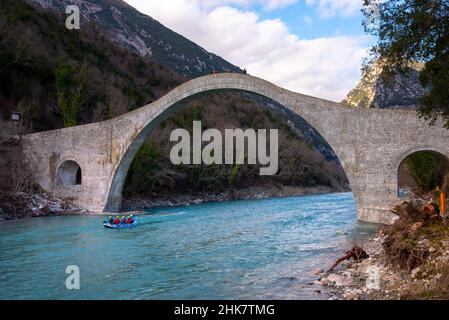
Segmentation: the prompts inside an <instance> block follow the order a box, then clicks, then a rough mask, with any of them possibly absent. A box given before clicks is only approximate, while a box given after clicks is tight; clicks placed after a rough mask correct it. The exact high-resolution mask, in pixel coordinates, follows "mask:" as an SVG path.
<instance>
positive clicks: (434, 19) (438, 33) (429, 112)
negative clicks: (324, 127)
mask: <svg viewBox="0 0 449 320" xmlns="http://www.w3.org/2000/svg"><path fill="white" fill-rule="evenodd" d="M362 11H363V13H364V15H365V21H364V27H365V31H366V32H367V33H368V34H371V35H374V36H376V37H377V39H378V41H377V44H376V45H375V46H374V47H373V48H372V49H371V59H369V60H368V62H367V66H370V65H372V64H373V63H374V62H375V61H381V62H382V64H383V67H384V70H385V72H384V75H386V77H387V79H388V76H389V75H390V76H391V75H392V74H394V73H396V72H400V73H406V72H407V71H408V70H409V68H410V65H411V62H421V63H424V68H423V70H422V71H421V75H420V82H421V84H422V85H423V87H424V88H426V89H427V90H428V92H427V94H426V95H425V96H424V97H422V99H421V101H420V110H419V115H420V116H421V117H423V118H425V119H426V120H428V121H430V124H434V123H435V121H436V120H437V119H438V118H439V117H441V118H442V119H443V121H444V123H445V126H446V127H447V128H449V90H448V88H449V0H388V1H384V0H364V6H363V9H362Z"/></svg>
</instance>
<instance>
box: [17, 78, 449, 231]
mask: <svg viewBox="0 0 449 320" xmlns="http://www.w3.org/2000/svg"><path fill="white" fill-rule="evenodd" d="M220 90H238V91H244V92H250V93H255V94H258V95H261V96H264V97H267V98H270V99H272V100H274V101H276V102H278V103H279V104H281V105H283V106H284V107H285V108H287V109H290V110H291V111H292V112H294V113H295V114H297V115H299V116H300V117H301V118H303V119H304V120H305V121H307V122H308V123H309V124H310V125H311V126H312V127H314V128H315V129H316V130H317V131H318V132H319V133H320V134H321V135H322V137H323V138H324V139H325V140H326V141H327V142H328V143H329V145H330V146H331V148H332V149H333V150H334V152H335V154H336V155H337V157H338V159H339V160H340V162H341V164H342V166H343V169H344V170H345V172H346V175H347V177H348V180H349V182H350V185H351V188H352V191H353V193H354V197H355V201H356V206H357V213H358V218H359V220H362V221H368V222H375V223H389V222H390V221H391V219H392V218H393V217H394V215H393V214H392V213H391V212H390V205H391V203H392V202H394V201H395V200H396V199H397V195H398V183H397V176H398V168H399V165H400V163H401V162H402V160H403V159H404V158H405V157H406V156H407V155H409V154H411V153H413V152H416V151H420V150H432V151H437V152H439V153H442V154H444V155H446V156H449V143H448V141H449V130H447V129H444V128H443V127H442V125H441V124H437V125H435V126H433V127H429V125H428V124H427V123H426V122H425V121H423V120H421V119H419V118H418V117H417V115H416V112H415V111H406V110H391V109H354V108H350V107H347V106H345V105H342V104H340V103H336V102H332V101H327V100H323V99H319V98H314V97H310V96H305V95H302V94H298V93H294V92H291V91H288V90H285V89H283V88H280V87H278V86H276V85H274V84H272V83H269V82H267V81H264V80H262V79H259V78H256V77H252V76H249V75H242V74H233V73H221V74H213V75H208V76H204V77H200V78H197V79H194V80H191V81H189V82H187V83H184V84H182V85H180V86H179V87H177V88H175V89H174V90H173V91H171V92H170V93H168V94H167V95H165V96H164V97H162V98H160V99H159V100H157V101H155V102H153V103H151V104H149V105H146V106H144V107H142V108H140V109H137V110H134V111H132V112H129V113H127V114H124V115H122V116H119V117H117V118H114V119H111V120H107V121H104V122H99V123H92V124H88V125H82V126H76V127H72V128H66V129H60V130H54V131H47V132H41V133H35V134H31V135H27V136H25V137H24V150H25V154H26V156H27V158H28V160H29V162H30V163H31V166H32V167H33V168H34V171H35V173H36V179H37V181H38V182H39V183H40V185H41V186H42V187H43V188H44V189H46V190H48V191H50V192H52V193H54V194H55V195H57V196H60V197H71V198H75V199H76V201H77V202H78V203H79V204H80V205H82V206H84V207H85V208H87V209H89V210H91V211H93V212H102V211H109V210H117V209H118V208H119V206H120V204H121V200H122V196H121V193H122V188H123V184H124V181H125V179H126V175H127V172H128V169H129V166H130V164H131V162H132V160H133V158H134V156H135V154H136V152H137V151H138V149H139V147H140V146H141V145H142V143H143V142H144V141H145V138H146V137H147V136H148V135H149V134H150V133H151V131H152V130H153V129H155V128H156V127H157V126H158V125H159V124H160V123H161V122H162V121H163V120H165V119H166V118H167V117H169V116H170V115H171V114H173V113H174V112H175V111H176V110H178V109H179V108H180V107H181V106H182V104H184V103H185V102H186V101H187V100H188V99H191V98H193V97H196V96H198V95H201V94H205V93H207V92H212V91H220ZM77 164H78V166H79V168H78V167H77ZM61 167H64V168H67V172H68V173H69V174H70V173H72V178H71V177H70V176H69V177H64V176H62V177H61V176H60V174H59V173H58V170H59V169H60V168H61ZM80 169H81V170H80ZM80 172H81V173H80ZM80 175H82V177H81V176H80ZM71 180H72V181H71ZM77 181H78V183H80V184H76V182H77Z"/></svg>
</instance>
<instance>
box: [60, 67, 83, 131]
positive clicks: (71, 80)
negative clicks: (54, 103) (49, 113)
mask: <svg viewBox="0 0 449 320" xmlns="http://www.w3.org/2000/svg"><path fill="white" fill-rule="evenodd" d="M55 78H56V94H57V98H58V108H59V113H60V114H61V118H62V122H63V123H64V127H73V126H76V125H77V124H78V113H79V110H80V109H81V106H82V104H83V89H84V86H85V82H86V66H83V67H82V68H81V70H80V71H79V72H77V70H76V68H75V67H74V66H71V65H69V64H66V63H64V62H61V63H60V64H59V66H58V68H57V69H56V71H55Z"/></svg>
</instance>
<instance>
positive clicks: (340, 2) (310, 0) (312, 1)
mask: <svg viewBox="0 0 449 320" xmlns="http://www.w3.org/2000/svg"><path fill="white" fill-rule="evenodd" d="M306 3H307V5H309V6H315V7H317V9H318V14H319V16H320V17H321V18H331V17H334V16H336V15H341V16H345V17H347V16H353V15H356V14H358V13H360V9H361V8H362V0H306Z"/></svg>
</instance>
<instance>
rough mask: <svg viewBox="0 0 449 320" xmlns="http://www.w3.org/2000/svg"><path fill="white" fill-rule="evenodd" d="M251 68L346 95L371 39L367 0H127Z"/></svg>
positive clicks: (297, 87)
mask: <svg viewBox="0 0 449 320" xmlns="http://www.w3.org/2000/svg"><path fill="white" fill-rule="evenodd" d="M125 1H126V2H128V3H129V4H130V5H132V6H134V7H135V8H137V9H138V10H139V11H141V12H143V13H145V14H148V15H149V16H151V17H153V18H154V19H156V20H158V21H160V22H161V23H163V24H164V25H166V26H167V27H169V28H171V29H172V30H174V31H176V32H178V33H180V34H182V35H184V36H185V37H187V38H189V39H190V40H192V41H194V42H195V43H197V44H199V45H201V46H202V47H203V48H205V49H206V50H208V51H210V52H213V53H215V54H218V55H220V56H221V57H223V58H225V59H226V60H228V61H230V62H231V63H233V64H235V65H237V66H239V67H242V68H246V69H247V70H248V72H249V73H250V74H252V75H255V76H258V77H261V78H264V79H266V80H268V81H271V82H273V83H275V84H277V85H279V86H282V87H284V88H287V89H289V90H292V91H296V92H299V93H304V94H309V95H313V96H317V97H321V98H326V99H330V100H334V101H340V100H342V99H343V98H344V97H345V96H346V94H347V93H348V92H349V91H350V90H351V89H352V88H354V87H355V86H356V84H357V82H358V80H359V79H360V77H361V65H362V61H363V58H364V57H366V55H367V50H368V48H369V47H370V46H371V44H372V39H371V38H370V37H368V36H366V35H365V34H364V30H363V27H362V21H363V16H362V14H361V12H360V9H361V8H362V0H163V1H159V0H158V1H156V0H125Z"/></svg>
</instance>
